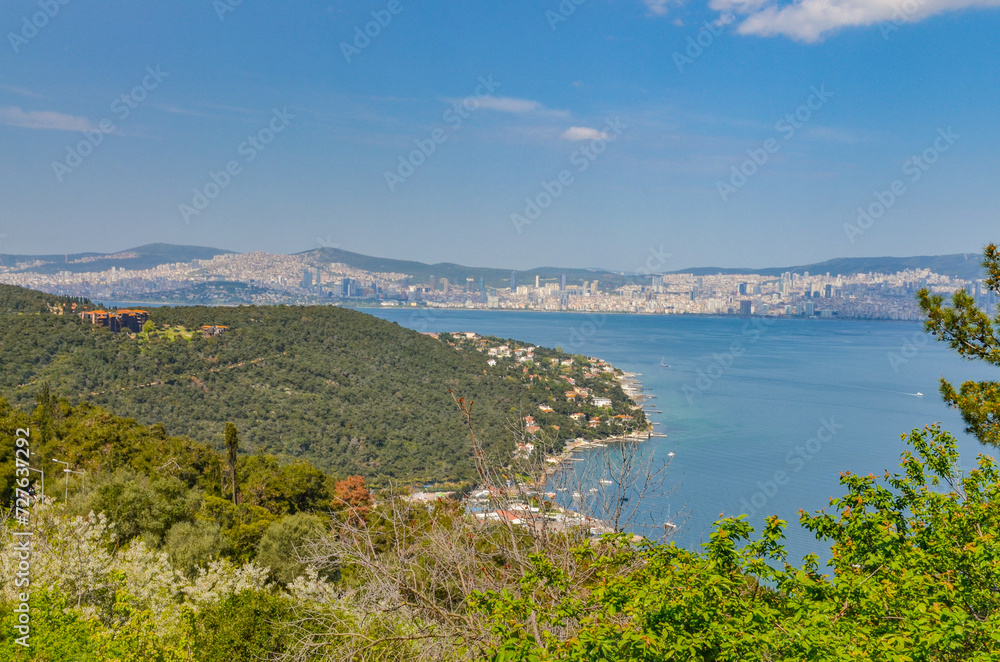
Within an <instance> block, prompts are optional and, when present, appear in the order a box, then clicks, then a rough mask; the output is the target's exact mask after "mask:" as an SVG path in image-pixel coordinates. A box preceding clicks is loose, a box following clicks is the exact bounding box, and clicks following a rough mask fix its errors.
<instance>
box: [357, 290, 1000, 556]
mask: <svg viewBox="0 0 1000 662" xmlns="http://www.w3.org/2000/svg"><path fill="white" fill-rule="evenodd" d="M365 312H369V313H371V314H373V315H376V316H378V317H381V318H384V319H387V320H390V321H393V322H396V323H398V324H400V325H402V326H405V327H408V328H412V329H415V330H418V331H423V332H427V331H430V332H437V331H474V332H476V333H479V334H484V335H494V336H500V337H503V338H513V339H517V340H521V341H525V342H529V343H534V344H538V345H544V346H548V347H561V348H562V349H563V350H565V351H568V352H572V353H580V354H584V355H587V356H596V357H600V358H602V359H606V360H608V361H610V362H611V363H613V364H614V365H615V366H617V367H618V368H621V369H622V370H624V371H626V372H632V373H637V379H638V380H639V381H640V382H641V383H642V386H643V389H644V393H645V394H646V395H649V396H655V397H653V398H652V399H650V400H648V401H647V402H646V408H647V411H649V412H653V413H648V414H647V416H648V418H649V419H650V420H651V421H652V422H653V423H655V430H656V432H657V433H663V434H665V435H667V436H665V437H653V438H651V439H650V440H649V441H648V442H646V443H647V444H648V445H649V446H648V448H647V449H646V452H648V453H650V454H652V455H653V457H654V459H655V460H656V461H657V462H662V463H667V462H669V464H668V465H667V468H666V479H665V482H664V487H663V489H662V490H660V493H659V494H657V495H654V496H653V497H650V498H649V499H647V500H646V501H645V502H643V503H642V504H641V505H640V506H639V508H641V509H645V512H644V514H648V515H649V516H650V518H662V519H663V520H664V523H666V522H667V521H669V522H670V523H671V524H672V525H673V526H675V527H676V529H673V528H672V527H671V528H672V535H671V536H670V538H669V539H670V540H672V541H673V542H675V543H676V544H677V545H679V546H682V547H685V548H688V549H691V550H698V549H699V547H700V546H701V545H702V544H704V543H706V542H707V541H708V539H709V536H710V534H711V532H712V530H713V525H714V523H715V522H716V521H717V520H718V519H719V518H720V517H722V516H726V517H731V516H737V515H741V514H745V515H747V516H748V518H747V519H748V521H749V522H750V523H751V524H752V525H753V526H754V527H755V528H757V529H758V530H759V529H760V527H761V525H762V524H763V520H764V518H765V517H766V516H768V515H777V516H778V517H780V518H781V519H783V520H786V521H787V522H788V530H787V534H786V547H787V549H788V551H789V558H790V560H791V561H792V562H798V561H799V560H800V559H801V558H802V556H804V555H805V554H809V553H815V554H817V555H818V556H819V557H820V558H821V559H828V558H829V544H828V543H826V542H825V541H818V540H816V539H815V537H814V536H813V535H812V534H811V533H810V532H808V531H806V530H804V529H802V528H801V527H799V525H798V517H799V516H798V513H799V511H800V510H805V511H810V512H813V511H817V510H820V509H824V508H828V506H829V502H830V499H831V498H833V497H838V496H842V495H844V494H845V493H846V488H845V487H843V486H842V485H840V484H839V480H840V473H841V472H845V471H849V472H853V473H857V474H864V475H867V474H869V473H871V474H875V475H877V476H882V475H883V474H884V473H885V472H886V471H890V472H893V471H898V464H899V461H900V456H901V454H902V453H903V452H904V451H906V450H907V448H908V447H907V445H906V444H905V443H904V442H903V440H902V439H901V436H902V435H906V434H908V433H909V432H910V431H911V430H913V429H915V428H923V427H924V426H926V425H929V424H933V423H941V425H942V427H943V428H944V429H946V430H948V431H950V432H951V433H952V434H953V435H954V436H955V437H956V438H957V439H958V441H959V447H960V451H961V460H960V463H961V466H962V467H963V468H964V469H966V470H967V469H971V468H973V467H974V466H975V463H976V457H977V454H980V453H982V454H989V455H994V457H995V451H993V452H991V451H990V449H988V448H986V447H983V446H982V445H980V444H979V443H978V442H977V441H976V439H975V438H973V437H972V436H970V435H968V434H966V433H965V432H964V424H963V422H962V420H961V417H960V416H959V415H958V413H957V412H956V411H955V410H953V409H951V408H949V407H947V406H946V405H945V404H944V403H943V402H942V400H941V397H940V395H939V392H938V389H939V382H940V379H941V378H942V377H944V378H947V379H948V380H949V381H951V382H952V383H961V382H963V381H966V380H977V381H979V380H995V379H997V374H996V372H997V371H996V369H995V368H993V369H991V368H989V367H988V366H984V365H982V364H981V363H977V362H971V361H966V360H964V359H962V358H960V357H958V356H957V355H956V354H955V353H954V352H953V351H952V350H951V349H949V348H948V347H947V346H946V345H945V344H944V343H941V342H939V341H936V340H935V339H934V338H933V337H932V336H930V335H928V334H926V333H924V331H923V330H922V325H921V324H920V323H917V322H890V321H851V320H829V319H808V320H807V319H793V318H790V319H780V318H739V317H694V316H653V315H618V314H599V313H593V314H576V313H543V312H513V311H484V310H437V309H366V311H365ZM921 394H922V395H921ZM601 452H604V451H601V450H600V449H594V450H589V451H585V452H584V453H583V454H582V455H581V456H582V457H584V462H585V463H586V462H591V463H596V462H599V461H600V455H599V454H600V453H601ZM671 453H673V455H672V456H671V455H670V454H671Z"/></svg>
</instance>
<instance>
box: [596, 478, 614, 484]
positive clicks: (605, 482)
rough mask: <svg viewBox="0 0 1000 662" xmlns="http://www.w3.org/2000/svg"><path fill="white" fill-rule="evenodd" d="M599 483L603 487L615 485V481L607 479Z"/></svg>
mask: <svg viewBox="0 0 1000 662" xmlns="http://www.w3.org/2000/svg"><path fill="white" fill-rule="evenodd" d="M597 482H599V483H600V484H601V485H614V484H615V481H613V480H607V479H602V480H599V481H597Z"/></svg>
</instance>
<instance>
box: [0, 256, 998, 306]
mask: <svg viewBox="0 0 1000 662" xmlns="http://www.w3.org/2000/svg"><path fill="white" fill-rule="evenodd" d="M234 252H235V251H226V250H221V249H218V248H207V247H203V246H176V245H173V244H148V245H146V246H139V247H137V248H131V249H128V250H125V251H119V252H118V253H75V254H70V255H0V261H2V263H3V264H4V265H6V266H11V265H13V264H15V263H18V262H34V261H38V262H44V263H45V264H40V265H38V266H34V267H30V268H28V269H26V271H31V272H36V273H46V274H51V273H58V272H60V271H70V272H73V273H85V272H89V271H104V270H107V269H110V268H111V267H118V268H120V269H150V268H153V267H156V266H158V265H161V264H169V263H173V262H191V261H192V260H208V259H211V258H213V257H215V256H216V255H224V254H227V253H234ZM296 255H300V256H304V257H306V258H307V259H308V260H310V261H311V262H312V263H313V265H314V266H320V267H322V266H325V265H329V264H332V263H340V264H344V265H347V266H349V267H353V268H355V269H360V270H363V271H372V272H394V273H402V274H409V275H410V276H411V277H412V279H413V281H414V282H415V283H426V282H428V281H429V279H430V277H431V276H434V277H435V278H437V280H438V282H440V280H441V279H442V278H447V279H448V280H449V281H450V282H451V283H452V284H453V285H456V286H465V284H466V279H467V278H472V279H473V281H474V282H475V285H476V287H477V288H478V287H479V282H480V279H481V278H482V279H485V283H486V285H487V286H488V287H509V286H510V277H511V270H510V269H497V268H493V267H474V266H466V265H462V264H456V263H454V262H438V263H436V264H426V263H424V262H416V261H413V260H397V259H393V258H383V257H374V256H370V255H362V254H361V253H353V252H351V251H346V250H343V249H340V248H317V249H312V250H309V251H303V252H301V253H296ZM981 259H982V256H981V255H980V254H979V253H956V254H953V255H922V256H915V257H842V258H835V259H832V260H827V261H826V262H817V263H814V264H801V265H796V266H791V267H766V268H751V267H737V268H733V267H691V268H688V269H679V270H677V271H672V272H669V273H672V274H694V275H699V276H705V275H711V274H760V275H763V276H780V275H781V274H782V273H784V272H786V271H790V272H792V273H800V274H801V273H803V272H805V271H808V272H809V273H818V274H825V273H827V272H829V273H830V274H831V275H842V276H848V275H851V274H856V273H867V272H869V271H878V272H883V273H886V272H888V273H892V272H896V271H901V270H903V269H930V270H932V271H934V272H936V273H939V274H943V275H947V276H954V277H956V278H963V279H966V280H976V279H981V278H982V277H983V270H982V267H981V266H980V261H981ZM516 272H517V282H518V284H522V285H527V284H532V285H533V284H534V282H535V276H536V275H537V276H539V277H540V278H541V279H542V280H543V281H544V280H548V281H550V282H551V281H553V280H557V279H559V278H560V277H561V276H563V275H565V276H566V281H567V283H569V284H580V283H581V282H583V281H592V280H597V281H598V283H599V284H600V286H601V288H602V289H613V288H616V287H620V286H621V285H623V284H625V283H626V282H629V281H634V282H648V280H649V276H648V275H647V276H635V275H629V274H624V273H621V272H614V271H611V270H609V269H598V268H584V269H581V268H560V267H538V268H536V269H527V270H523V271H519V270H516ZM181 291H182V290H178V291H177V292H178V293H180V292H181ZM184 292H185V293H184V295H182V296H187V295H194V297H195V298H187V299H185V298H179V299H173V298H167V299H162V300H164V301H175V300H176V301H178V302H191V303H209V302H211V301H212V300H213V298H212V296H211V293H210V292H206V295H207V297H206V298H200V296H201V295H200V294H199V292H198V291H190V292H187V291H184ZM158 294H159V293H158ZM258 294H259V293H258ZM148 300H150V301H152V300H153V299H152V298H149V299H148ZM249 300H250V299H249V298H248V299H247V301H249Z"/></svg>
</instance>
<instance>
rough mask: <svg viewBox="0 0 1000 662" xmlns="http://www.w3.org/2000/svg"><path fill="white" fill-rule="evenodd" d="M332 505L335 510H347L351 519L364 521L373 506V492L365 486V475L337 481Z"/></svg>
mask: <svg viewBox="0 0 1000 662" xmlns="http://www.w3.org/2000/svg"><path fill="white" fill-rule="evenodd" d="M333 492H334V497H333V501H332V502H331V504H330V505H331V506H332V507H333V508H334V510H346V511H347V513H348V517H349V519H351V520H357V521H363V520H364V519H365V516H366V515H368V511H369V510H370V509H371V506H372V493H371V492H369V491H368V488H367V487H365V479H364V477H363V476H349V477H348V478H346V479H344V480H341V481H337V483H336V484H335V485H334V487H333Z"/></svg>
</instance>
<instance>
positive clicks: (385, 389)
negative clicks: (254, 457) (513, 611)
mask: <svg viewBox="0 0 1000 662" xmlns="http://www.w3.org/2000/svg"><path fill="white" fill-rule="evenodd" d="M150 314H151V320H152V321H153V322H154V323H155V324H156V326H157V328H161V327H163V326H164V325H166V326H167V327H170V328H174V327H181V326H183V327H185V328H187V329H197V328H200V327H201V326H202V325H204V324H212V325H223V326H227V327H229V330H228V331H227V332H226V333H224V334H223V335H222V336H220V337H213V338H203V337H202V336H201V334H199V333H195V334H194V336H193V337H192V338H191V340H190V341H185V342H181V341H176V342H172V341H171V340H170V339H169V338H168V337H166V335H165V334H162V333H159V332H158V333H156V334H152V335H150V336H148V337H146V336H143V337H141V338H135V337H131V336H130V335H129V334H113V333H110V332H109V331H108V330H106V329H101V328H97V327H94V326H92V325H90V324H89V323H87V322H84V321H82V320H80V319H78V318H77V317H75V316H69V315H64V316H59V315H16V314H11V313H9V312H7V313H5V312H4V311H3V310H2V309H0V365H3V366H4V370H3V371H2V372H0V393H4V394H5V395H6V396H7V397H8V399H9V400H10V401H11V402H12V403H14V404H15V405H17V406H26V405H27V404H29V403H31V402H32V401H33V399H34V394H35V393H36V392H37V391H38V389H39V388H40V387H41V385H42V384H43V383H44V382H50V383H51V385H52V392H53V393H55V394H58V395H59V396H61V397H65V398H68V400H69V402H70V403H71V404H74V405H76V404H78V403H82V402H84V401H89V402H93V403H95V404H96V405H100V406H103V407H107V408H108V409H110V410H112V411H115V412H117V413H119V414H123V415H127V416H131V417H134V418H135V419H136V420H138V421H139V422H141V423H144V424H146V425H153V424H155V423H162V424H163V426H164V429H165V430H169V431H170V432H171V434H178V435H187V436H188V437H190V438H192V439H196V440H198V441H200V442H202V443H206V444H210V445H211V446H212V447H214V448H216V449H220V450H221V449H223V448H224V447H225V443H224V429H225V424H226V423H227V422H231V423H233V424H234V425H235V426H236V427H237V428H238V429H239V444H240V448H241V450H242V451H243V452H249V453H269V454H273V455H275V456H276V457H278V458H279V459H280V460H281V461H282V462H287V461H289V460H292V459H295V458H303V459H308V460H310V461H311V462H312V463H314V464H315V465H317V466H319V467H320V468H322V469H324V470H327V471H330V472H332V473H337V474H340V475H342V476H347V475H354V474H358V475H363V476H365V477H366V478H368V479H369V480H370V481H375V482H378V481H388V480H397V481H410V480H414V481H417V480H419V481H445V480H467V479H471V478H473V477H474V476H475V470H474V468H473V462H472V457H471V451H470V449H469V448H468V444H467V437H466V435H465V431H464V430H463V428H462V425H461V421H460V420H459V419H457V418H456V417H455V416H454V404H453V403H452V401H451V398H450V396H449V395H448V389H449V388H451V389H453V390H454V391H455V392H458V393H462V394H463V395H465V396H467V397H469V398H471V399H475V400H477V401H478V402H480V403H481V406H480V407H479V408H478V419H477V425H478V426H479V427H480V429H481V430H482V432H483V438H484V439H485V440H487V443H488V444H489V445H491V446H494V447H495V448H496V453H495V454H496V456H498V457H500V456H505V457H509V456H510V452H511V451H512V442H511V440H510V437H509V435H508V434H507V423H508V417H509V414H508V412H509V411H510V409H511V408H513V409H515V410H516V411H527V410H529V409H534V408H535V405H536V403H538V402H541V401H542V400H541V398H542V397H543V396H542V395H541V394H536V393H535V392H534V391H529V390H527V389H524V388H523V387H522V386H520V385H519V384H518V383H516V382H513V383H512V382H509V381H506V380H505V379H504V378H503V375H502V374H499V373H497V372H496V371H493V372H491V371H488V370H487V368H488V366H487V364H486V361H487V357H485V356H483V355H481V354H480V353H478V352H474V353H470V352H456V351H455V350H454V349H453V348H451V347H448V346H447V345H445V344H443V343H441V342H439V341H437V340H435V339H434V338H430V337H428V336H426V335H422V334H420V333H417V332H415V331H411V330H408V329H404V328H402V327H400V326H399V325H397V324H394V323H391V322H387V321H385V320H381V319H378V318H375V317H372V316H370V315H366V314H364V313H360V312H356V311H352V310H345V309H341V308H337V307H331V306H326V307H324V306H313V307H300V306H273V307H255V306H241V307H236V308H203V307H190V308H157V309H154V310H151V311H150ZM160 455H161V456H162V457H163V459H161V460H160V462H161V463H162V462H164V461H165V460H166V459H167V458H169V457H170V456H169V455H168V454H160ZM116 460H117V461H119V462H123V461H126V459H125V458H116ZM214 470H215V471H218V467H215V468H214ZM218 481H219V478H218V476H217V477H216V482H218ZM230 487H231V486H230ZM230 492H231V489H230Z"/></svg>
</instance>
